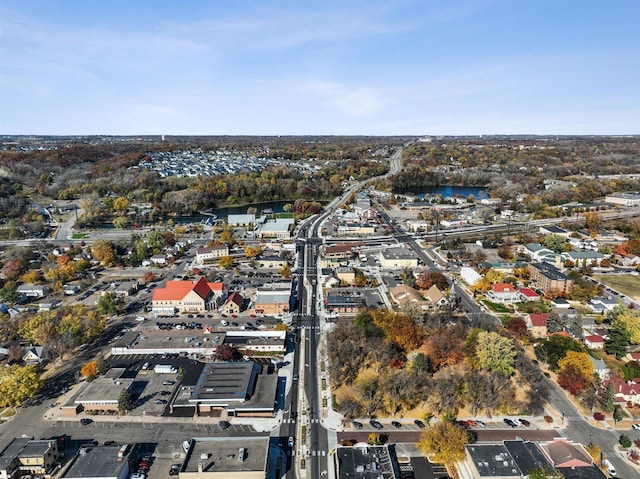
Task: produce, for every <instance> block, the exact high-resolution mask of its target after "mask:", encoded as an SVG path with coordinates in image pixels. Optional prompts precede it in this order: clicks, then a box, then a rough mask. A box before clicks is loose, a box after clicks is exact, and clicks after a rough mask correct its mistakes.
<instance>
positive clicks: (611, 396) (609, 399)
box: [600, 383, 616, 412]
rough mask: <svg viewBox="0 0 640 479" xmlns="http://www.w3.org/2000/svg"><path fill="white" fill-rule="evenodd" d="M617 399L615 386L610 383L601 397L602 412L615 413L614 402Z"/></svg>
mask: <svg viewBox="0 0 640 479" xmlns="http://www.w3.org/2000/svg"><path fill="white" fill-rule="evenodd" d="M615 398H616V395H615V393H614V391H613V384H612V383H609V384H607V387H606V388H604V390H603V391H602V393H601V395H600V407H602V410H603V411H606V412H611V411H613V406H614V404H613V401H614V400H615Z"/></svg>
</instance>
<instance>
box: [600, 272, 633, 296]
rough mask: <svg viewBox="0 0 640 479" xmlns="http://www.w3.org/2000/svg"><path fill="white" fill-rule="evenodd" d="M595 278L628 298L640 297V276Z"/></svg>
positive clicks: (601, 276)
mask: <svg viewBox="0 0 640 479" xmlns="http://www.w3.org/2000/svg"><path fill="white" fill-rule="evenodd" d="M593 277H594V278H595V279H597V280H598V281H600V282H602V283H604V284H606V285H607V286H609V287H610V288H613V289H615V290H617V291H620V292H621V293H624V294H626V295H627V296H640V276H631V275H630V274H598V275H596V274H594V275H593Z"/></svg>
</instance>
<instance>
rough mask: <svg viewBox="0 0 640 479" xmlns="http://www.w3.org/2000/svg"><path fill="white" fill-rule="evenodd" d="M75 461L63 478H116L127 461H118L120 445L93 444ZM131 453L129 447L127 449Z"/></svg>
mask: <svg viewBox="0 0 640 479" xmlns="http://www.w3.org/2000/svg"><path fill="white" fill-rule="evenodd" d="M85 451H86V453H85V454H79V455H78V456H76V459H75V461H74V462H73V464H72V465H71V467H70V468H69V469H68V470H67V472H66V473H65V474H64V476H62V477H63V478H64V479H75V478H78V479H91V478H118V477H119V476H120V474H121V471H122V469H123V468H124V467H125V465H126V464H127V461H118V451H120V445H114V446H93V447H90V448H86V449H85ZM129 451H130V452H129V454H131V448H130V449H129Z"/></svg>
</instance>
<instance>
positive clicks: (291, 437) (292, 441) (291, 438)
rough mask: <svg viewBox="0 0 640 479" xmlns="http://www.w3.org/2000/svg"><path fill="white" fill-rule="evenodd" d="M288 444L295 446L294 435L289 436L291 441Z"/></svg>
mask: <svg viewBox="0 0 640 479" xmlns="http://www.w3.org/2000/svg"><path fill="white" fill-rule="evenodd" d="M287 444H289V447H293V445H294V444H295V440H294V439H293V436H289V441H288V442H287Z"/></svg>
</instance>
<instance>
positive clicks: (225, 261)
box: [218, 256, 235, 269]
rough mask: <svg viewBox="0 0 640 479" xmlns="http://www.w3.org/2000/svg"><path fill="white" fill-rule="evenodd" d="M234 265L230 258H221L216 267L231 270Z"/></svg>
mask: <svg viewBox="0 0 640 479" xmlns="http://www.w3.org/2000/svg"><path fill="white" fill-rule="evenodd" d="M234 264H235V261H234V259H233V258H232V257H231V256H223V257H222V258H220V259H219V260H218V266H220V267H221V268H223V269H231V268H233V265H234Z"/></svg>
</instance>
